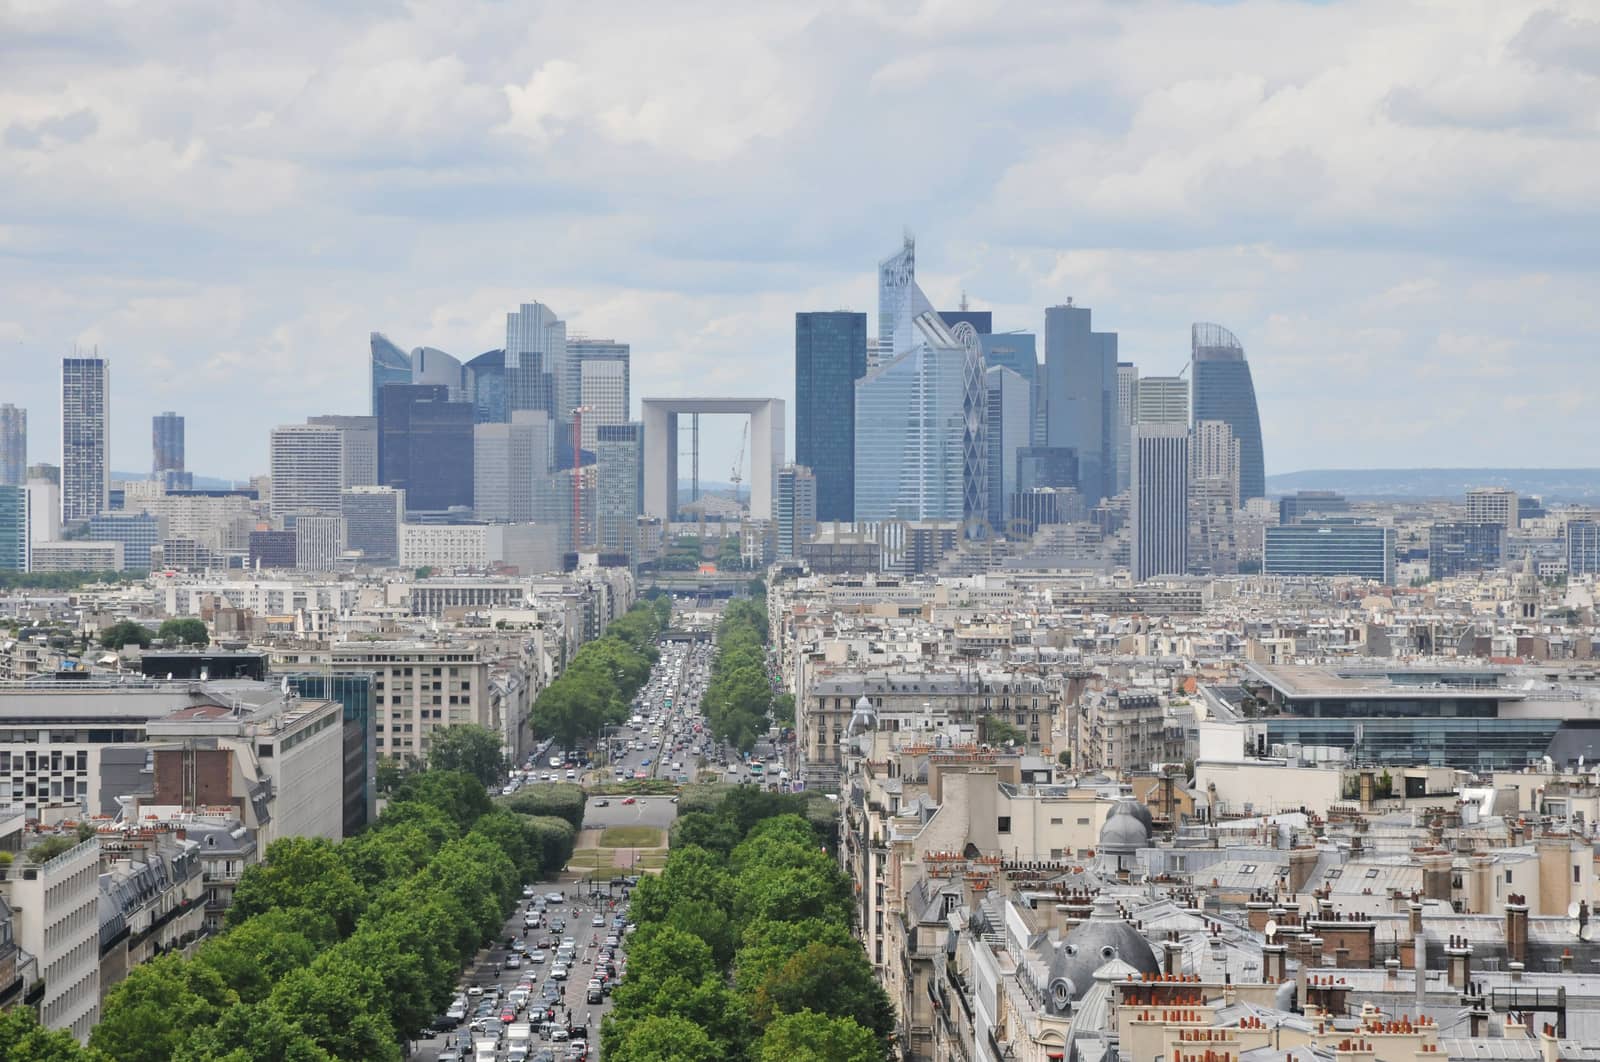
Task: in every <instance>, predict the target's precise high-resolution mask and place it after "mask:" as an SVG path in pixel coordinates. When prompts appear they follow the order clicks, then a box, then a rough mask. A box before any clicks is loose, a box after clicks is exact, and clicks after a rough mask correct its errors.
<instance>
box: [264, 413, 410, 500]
mask: <svg viewBox="0 0 1600 1062" xmlns="http://www.w3.org/2000/svg"><path fill="white" fill-rule="evenodd" d="M387 390H388V389H387V388H385V391H387ZM269 450H270V453H269V460H270V462H271V469H272V501H271V503H270V505H269V509H270V511H271V513H272V516H273V518H274V519H276V520H281V519H282V518H283V517H285V516H288V515H290V514H292V513H336V512H338V511H339V491H340V490H341V489H342V487H343V483H344V444H343V441H342V437H341V433H340V431H339V429H338V428H332V427H328V426H326V425H320V424H286V425H283V426H282V427H278V428H274V429H272V437H271V440H270V443H269Z"/></svg>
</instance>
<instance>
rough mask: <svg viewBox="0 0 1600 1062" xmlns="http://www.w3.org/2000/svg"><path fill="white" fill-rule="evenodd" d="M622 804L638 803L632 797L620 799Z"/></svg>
mask: <svg viewBox="0 0 1600 1062" xmlns="http://www.w3.org/2000/svg"><path fill="white" fill-rule="evenodd" d="M622 802H623V803H624V804H637V803H638V801H637V800H635V799H634V798H633V797H623V798H622Z"/></svg>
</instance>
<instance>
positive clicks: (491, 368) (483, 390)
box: [461, 350, 510, 424]
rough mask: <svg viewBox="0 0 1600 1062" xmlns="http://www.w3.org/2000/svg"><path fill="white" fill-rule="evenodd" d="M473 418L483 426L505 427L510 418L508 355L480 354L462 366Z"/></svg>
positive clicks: (496, 353) (497, 353) (496, 351)
mask: <svg viewBox="0 0 1600 1062" xmlns="http://www.w3.org/2000/svg"><path fill="white" fill-rule="evenodd" d="M461 368H462V377H463V379H464V380H465V382H466V388H467V396H468V398H469V399H470V400H471V402H472V415H473V417H474V418H475V419H476V420H477V422H478V423H479V424H503V423H505V422H506V421H507V420H508V419H510V418H508V417H507V415H506V352H505V351H503V350H491V351H489V352H487V353H485V354H479V355H478V356H477V357H476V358H473V359H472V360H471V361H469V362H467V363H466V364H465V365H463V366H462V367H461Z"/></svg>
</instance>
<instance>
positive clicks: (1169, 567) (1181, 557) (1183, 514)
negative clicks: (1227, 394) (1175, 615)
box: [1128, 380, 1189, 582]
mask: <svg viewBox="0 0 1600 1062" xmlns="http://www.w3.org/2000/svg"><path fill="white" fill-rule="evenodd" d="M1139 383H1140V386H1141V387H1142V386H1143V385H1144V381H1143V380H1141V381H1140V382H1139ZM1132 445H1133V452H1132V460H1133V477H1132V480H1131V482H1130V483H1129V487H1128V494H1129V504H1128V511H1129V528H1130V535H1129V543H1130V553H1129V557H1130V560H1131V563H1130V567H1131V568H1132V570H1133V579H1134V581H1135V582H1144V581H1145V580H1146V579H1151V578H1154V577H1155V576H1158V575H1182V574H1184V572H1185V571H1187V570H1188V566H1189V431H1188V428H1187V427H1185V426H1184V425H1183V424H1145V423H1135V424H1134V426H1133V444H1132Z"/></svg>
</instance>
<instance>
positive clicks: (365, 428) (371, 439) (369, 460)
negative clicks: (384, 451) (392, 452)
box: [306, 414, 378, 489]
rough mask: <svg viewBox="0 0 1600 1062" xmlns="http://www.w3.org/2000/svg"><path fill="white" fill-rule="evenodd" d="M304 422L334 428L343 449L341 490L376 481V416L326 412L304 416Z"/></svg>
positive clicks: (375, 483)
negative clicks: (317, 415) (336, 430)
mask: <svg viewBox="0 0 1600 1062" xmlns="http://www.w3.org/2000/svg"><path fill="white" fill-rule="evenodd" d="M306 423H307V424H313V425H316V426H317V427H323V428H336V429H338V432H339V445H340V446H341V447H342V448H343V452H344V459H343V468H344V472H343V475H342V477H341V479H340V481H339V485H340V487H341V489H348V488H350V487H370V486H376V485H377V482H378V418H377V417H351V416H343V415H339V414H327V415H324V416H320V417H307V418H306Z"/></svg>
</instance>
